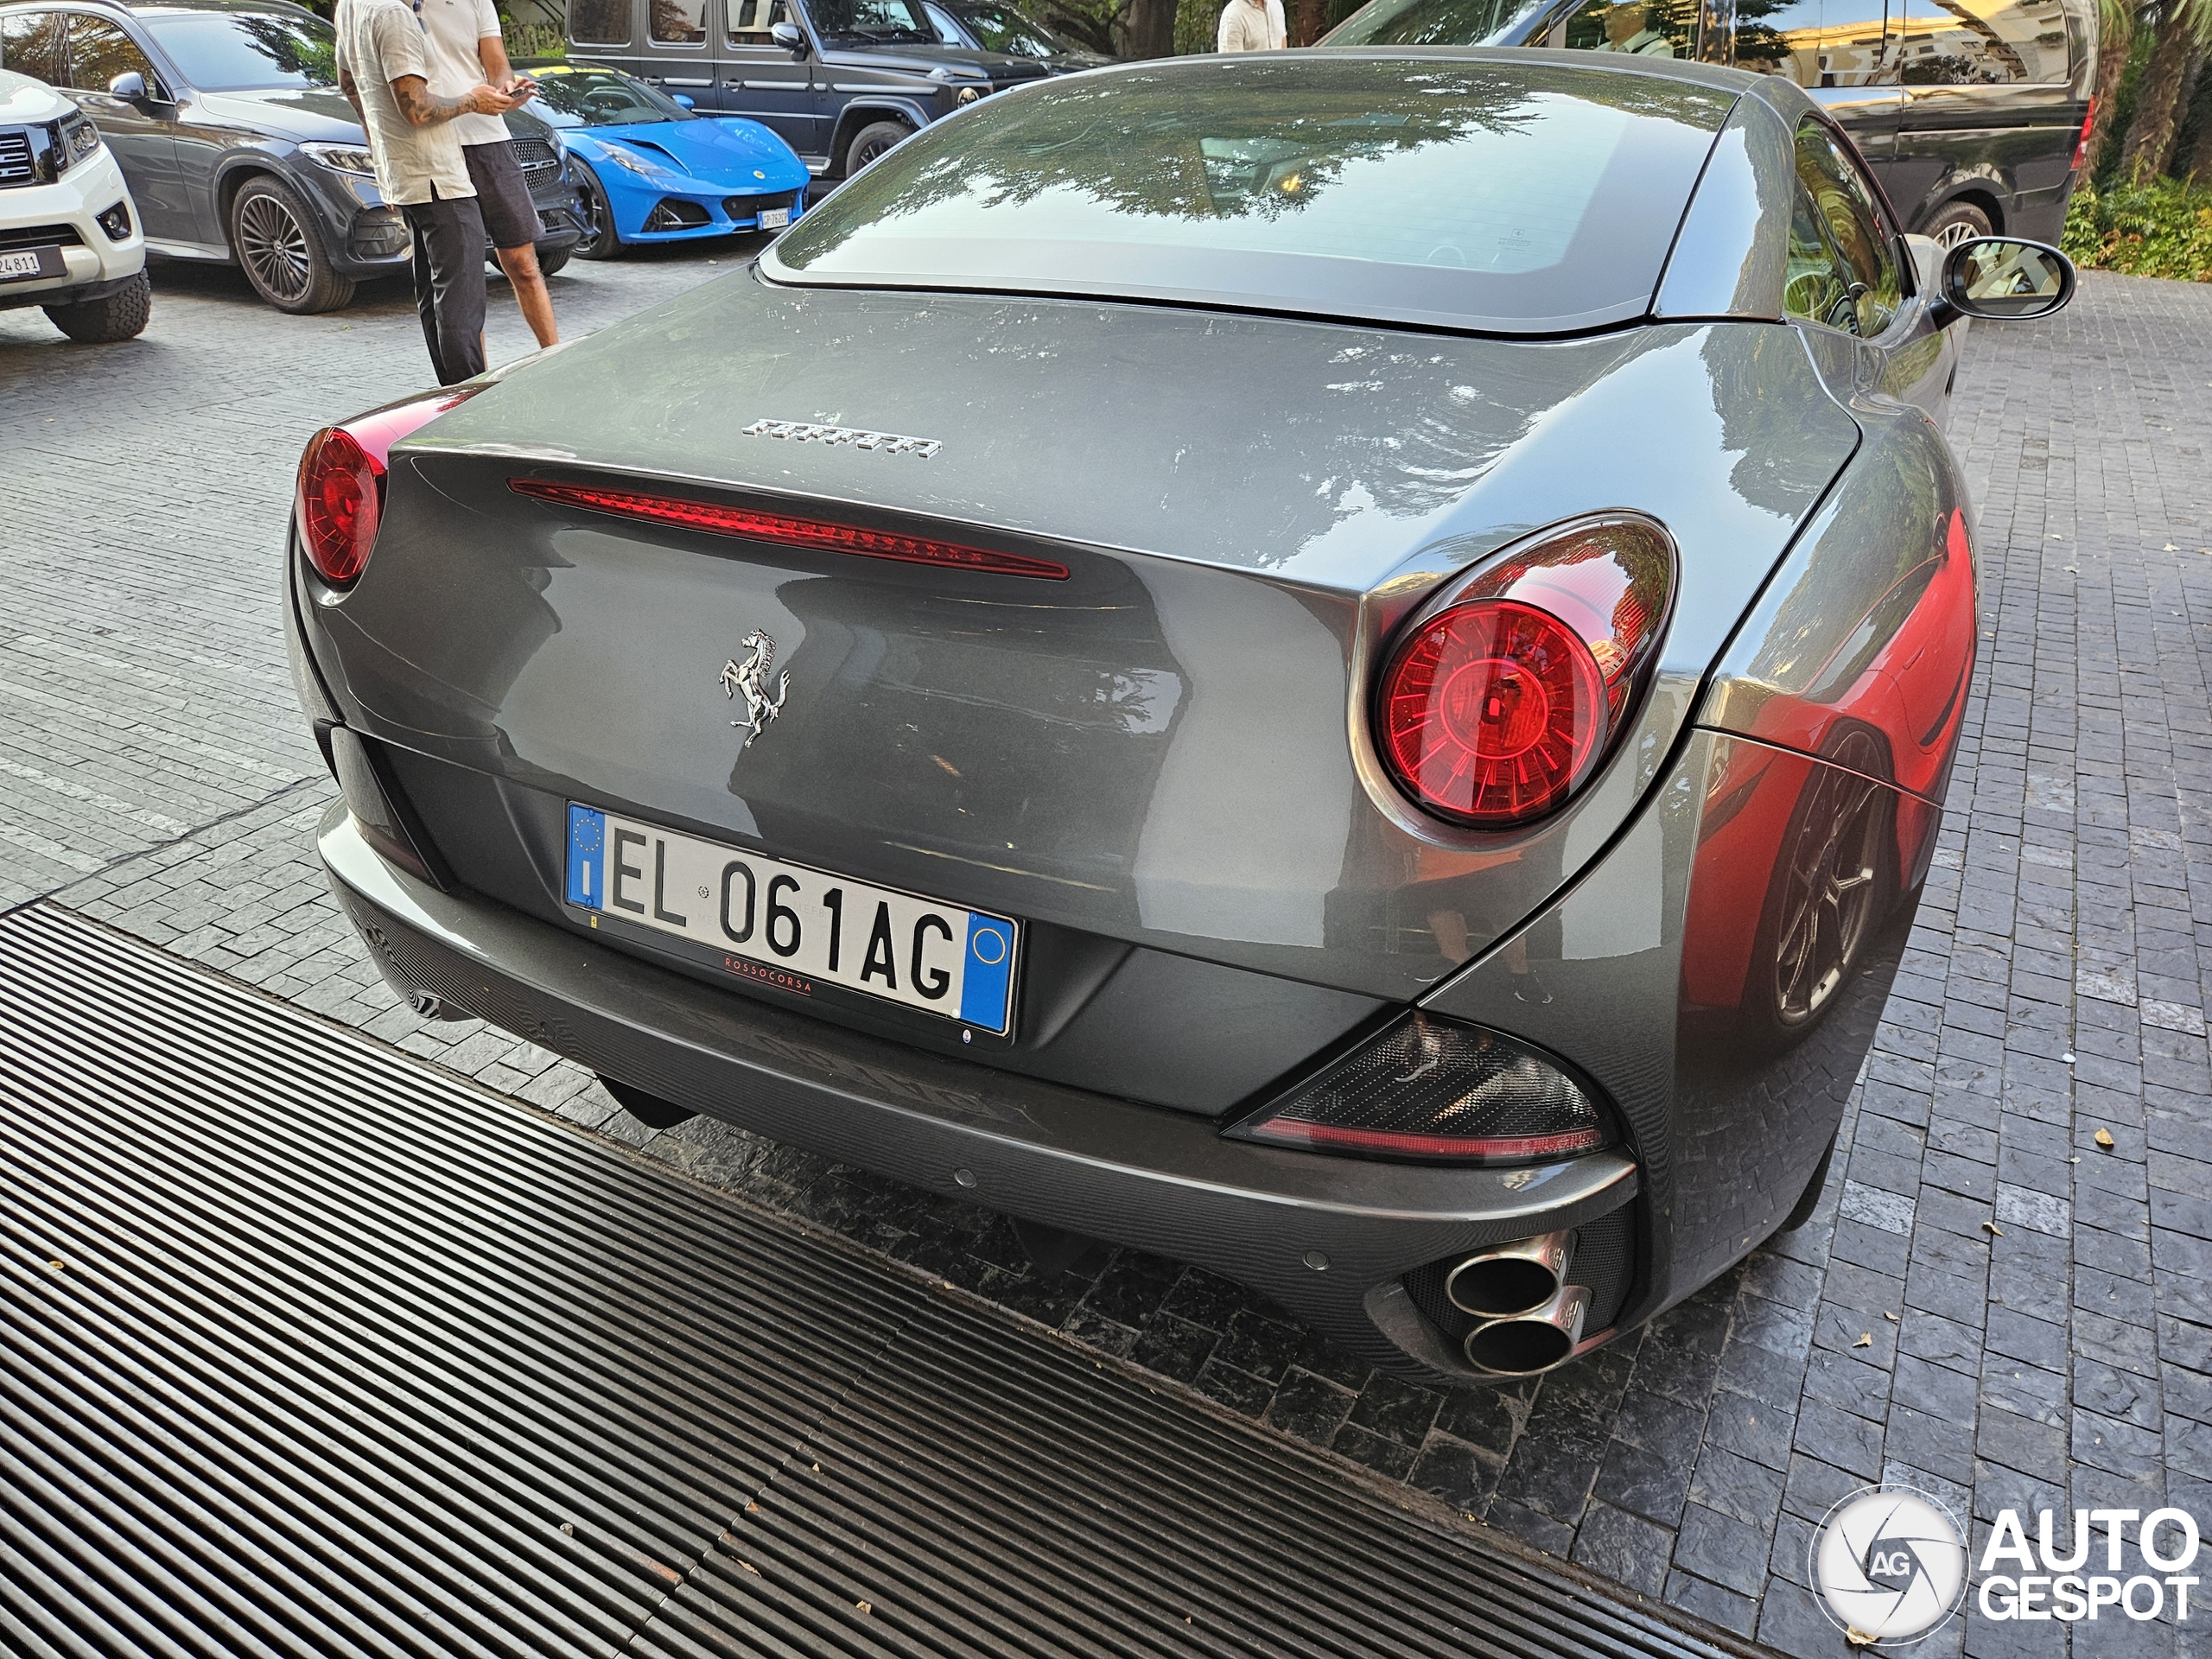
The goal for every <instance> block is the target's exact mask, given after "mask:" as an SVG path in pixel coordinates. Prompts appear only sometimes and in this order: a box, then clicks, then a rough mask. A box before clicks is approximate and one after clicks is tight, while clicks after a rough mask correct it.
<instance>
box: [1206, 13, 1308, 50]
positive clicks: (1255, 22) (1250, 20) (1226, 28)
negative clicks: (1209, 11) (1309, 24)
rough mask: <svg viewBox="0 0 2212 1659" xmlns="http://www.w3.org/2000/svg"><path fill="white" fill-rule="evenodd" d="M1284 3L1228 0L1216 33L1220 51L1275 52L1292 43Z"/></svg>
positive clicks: (1217, 47) (1215, 47)
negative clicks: (1284, 17)
mask: <svg viewBox="0 0 2212 1659" xmlns="http://www.w3.org/2000/svg"><path fill="white" fill-rule="evenodd" d="M1289 38H1290V36H1289V32H1288V31H1287V29H1285V28H1284V26H1283V15H1282V0H1229V3H1228V4H1227V5H1225V6H1224V7H1223V8H1222V9H1221V26H1220V28H1219V29H1217V30H1216V31H1215V35H1214V48H1213V49H1214V50H1215V51H1217V52H1275V51H1280V50H1281V48H1283V47H1284V46H1286V45H1287V44H1288V42H1289Z"/></svg>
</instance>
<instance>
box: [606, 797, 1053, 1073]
mask: <svg viewBox="0 0 2212 1659" xmlns="http://www.w3.org/2000/svg"><path fill="white" fill-rule="evenodd" d="M566 892H567V897H568V900H569V903H570V904H571V905H574V906H576V907H578V908H579V909H582V910H587V911H594V912H599V913H600V914H601V915H604V916H608V917H614V918H620V919H622V920H624V921H627V922H629V923H631V924H632V925H637V926H640V927H647V928H651V929H653V930H654V931H658V932H663V933H671V934H675V935H677V937H679V938H686V939H690V940H691V941H692V942H693V943H695V944H702V945H705V946H707V947H709V949H711V950H716V951H719V952H721V954H722V957H723V960H724V965H725V966H727V967H728V968H729V969H730V970H731V971H732V972H733V973H734V974H736V975H738V976H740V977H741V978H745V979H751V980H754V981H757V982H762V983H766V984H772V985H777V986H779V987H781V988H785V989H787V990H798V991H803V992H804V991H810V990H811V989H812V988H813V986H814V984H815V982H823V983H827V984H831V985H837V986H841V987H842V988H844V989H846V990H849V991H855V992H857V993H859V994H860V995H863V996H870V997H875V998H880V1000H882V1001H887V1002H896V1003H899V1004H900V1005H901V1006H903V1007H910V1008H914V1009H917V1010H918V1011H920V1012H922V1013H925V1014H936V1015H938V1017H940V1018H942V1019H946V1020H957V1021H959V1022H960V1023H962V1024H963V1025H969V1026H973V1027H977V1028H978V1029H980V1030H982V1031H987V1032H991V1033H996V1034H999V1035H1006V1034H1007V1033H1009V1032H1010V1030H1011V1027H1012V1024H1013V1011H1014V969H1015V967H1016V959H1017V957H1019V955H1020V945H1021V930H1020V925H1019V924H1018V923H1015V922H1014V921H1011V920H1009V919H1008V918H1006V917H1003V916H994V915H991V914H989V913H988V912H982V911H971V910H969V909H968V908H967V907H966V906H962V905H952V904H947V903H945V902H944V901H943V900H941V899H931V898H928V897H925V896H924V895H923V894H920V893H906V892H903V891H901V890H899V889H898V888H895V887H877V886H875V885H874V884H873V883H871V882H866V881H856V880H853V879H851V878H850V877H849V876H842V875H838V874H836V873H834V872H832V871H828V870H817V869H815V868H812V867H811V866H809V865H804V864H792V863H789V862H786V861H784V860H782V859H775V858H769V857H766V856H765V855H761V854H760V853H754V852H748V851H747V850H746V849H743V848H738V847H725V846H721V845H720V844H718V843H716V842H709V841H702V840H700V839H699V838H698V837H697V836H687V835H683V834H680V833H678V832H677V831H675V830H671V829H660V828H658V826H656V825H653V824H650V823H642V822H640V821H639V820H636V819H632V818H626V817H620V816H619V815H617V814H614V813H610V812H604V811H601V810H598V809H597V808H594V807H588V806H582V805H579V804H574V803H571V804H570V805H569V845H568V880H567V887H566Z"/></svg>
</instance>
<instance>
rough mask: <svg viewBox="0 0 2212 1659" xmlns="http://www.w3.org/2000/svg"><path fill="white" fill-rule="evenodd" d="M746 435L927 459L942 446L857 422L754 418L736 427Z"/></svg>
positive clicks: (938, 441) (930, 439)
mask: <svg viewBox="0 0 2212 1659" xmlns="http://www.w3.org/2000/svg"><path fill="white" fill-rule="evenodd" d="M739 433H740V435H741V436H744V437H748V438H788V439H790V440H791V442H794V443H823V444H829V445H832V446H835V445H837V444H847V445H849V446H851V447H852V448H855V449H880V450H882V451H883V452H884V453H885V454H890V455H917V456H919V457H920V458H921V459H922V460H924V461H927V460H928V459H929V458H930V457H931V455H933V454H937V452H938V450H940V449H942V448H944V442H943V441H942V440H940V439H937V438H907V437H901V436H900V435H899V434H898V433H896V432H870V431H868V430H867V429H864V428H861V427H857V426H820V425H817V424H815V423H812V422H810V421H755V422H753V424H752V425H750V426H747V427H741V428H739Z"/></svg>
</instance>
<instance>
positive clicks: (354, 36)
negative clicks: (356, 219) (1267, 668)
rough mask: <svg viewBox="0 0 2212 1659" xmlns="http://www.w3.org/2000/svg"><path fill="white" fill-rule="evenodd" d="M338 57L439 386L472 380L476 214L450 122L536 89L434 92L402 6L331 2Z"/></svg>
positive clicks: (479, 337)
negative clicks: (403, 242)
mask: <svg viewBox="0 0 2212 1659" xmlns="http://www.w3.org/2000/svg"><path fill="white" fill-rule="evenodd" d="M337 55H338V90H339V91H340V92H343V93H344V94H345V95H346V102H348V103H349V104H351V105H353V112H354V113H355V114H356V115H358V116H359V117H360V118H361V128H362V130H363V131H364V132H365V133H366V134H367V135H368V139H369V155H370V158H371V159H372V161H373V162H375V163H376V169H377V188H378V189H379V190H381V191H382V192H383V193H384V199H385V200H386V201H388V202H390V203H391V205H392V206H393V207H397V208H398V209H399V212H400V214H401V216H402V217H403V218H404V219H406V221H407V228H408V230H409V231H410V232H412V233H413V235H414V238H415V308H416V311H418V312H419V313H421V315H422V318H423V343H424V344H425V345H426V346H429V348H430V364H431V366H432V367H433V368H435V370H436V371H437V376H438V384H439V385H442V386H450V385H454V383H455V382H457V381H461V380H466V379H468V378H470V377H471V376H474V375H479V374H481V373H483V372H484V216H483V214H482V213H480V212H479V211H478V210H477V206H476V187H475V186H474V184H472V183H470V182H469V179H468V168H467V164H466V163H465V162H463V161H462V160H461V140H460V139H459V138H458V137H455V136H454V130H453V124H454V118H455V117H457V116H462V115H504V114H505V112H506V111H509V110H512V109H513V108H515V107H516V106H517V105H519V104H521V103H522V102H523V101H524V99H527V98H528V97H529V96H530V94H531V91H534V90H535V89H534V88H529V89H526V90H524V92H521V93H520V94H519V95H516V96H510V95H509V94H507V93H505V92H499V91H498V90H497V89H495V88H493V87H492V86H485V85H481V84H479V85H476V86H470V87H469V88H468V89H467V91H466V92H462V93H461V94H459V95H458V96H453V97H444V98H441V97H438V96H437V95H435V93H433V92H431V91H430V88H429V74H430V54H429V46H428V42H427V37H426V35H425V34H424V31H423V24H422V22H421V20H420V19H419V18H417V17H416V15H415V12H414V9H413V8H412V7H411V6H410V5H408V4H407V3H406V0H339V4H338V54H337Z"/></svg>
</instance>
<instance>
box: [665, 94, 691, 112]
mask: <svg viewBox="0 0 2212 1659" xmlns="http://www.w3.org/2000/svg"><path fill="white" fill-rule="evenodd" d="M669 97H670V99H672V100H673V101H674V103H675V105H676V106H677V108H678V109H683V110H689V109H693V108H696V102H695V100H694V99H692V96H691V94H690V93H689V92H671V93H670V94H669Z"/></svg>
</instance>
